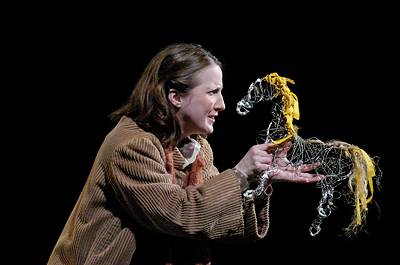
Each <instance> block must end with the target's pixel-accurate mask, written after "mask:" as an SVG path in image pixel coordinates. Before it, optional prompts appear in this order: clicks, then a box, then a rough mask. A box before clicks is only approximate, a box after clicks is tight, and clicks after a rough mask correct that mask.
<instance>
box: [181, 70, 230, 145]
mask: <svg viewBox="0 0 400 265" xmlns="http://www.w3.org/2000/svg"><path fill="white" fill-rule="evenodd" d="M193 81H194V84H195V85H194V87H193V88H192V89H190V90H189V91H188V93H186V94H183V95H180V103H181V104H180V107H179V109H178V112H177V117H178V120H179V122H180V125H181V128H182V138H185V137H187V136H190V135H192V134H205V135H208V134H211V133H212V132H213V130H214V128H213V124H214V122H215V119H216V117H217V116H218V112H220V111H223V110H224V109H225V103H224V98H223V97H222V87H223V84H222V70H221V68H220V67H219V66H218V65H216V64H214V63H213V64H211V65H209V66H207V67H206V68H204V69H202V70H201V71H199V72H198V73H196V74H195V75H194V76H193Z"/></svg>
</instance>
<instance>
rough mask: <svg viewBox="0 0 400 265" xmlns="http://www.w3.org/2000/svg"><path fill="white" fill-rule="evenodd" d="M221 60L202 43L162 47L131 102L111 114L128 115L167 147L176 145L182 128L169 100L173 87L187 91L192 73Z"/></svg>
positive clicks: (143, 76)
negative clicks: (203, 46)
mask: <svg viewBox="0 0 400 265" xmlns="http://www.w3.org/2000/svg"><path fill="white" fill-rule="evenodd" d="M212 63H215V64H217V65H219V66H220V67H221V68H222V65H221V62H220V61H219V60H218V59H217V58H216V57H215V56H214V55H212V54H211V53H210V52H209V51H207V50H205V49H204V48H202V46H201V45H199V44H186V43H178V44H172V45H169V46H167V47H165V48H164V49H162V50H161V51H159V52H158V53H157V54H156V55H155V56H154V57H153V58H152V59H151V61H150V62H149V64H148V65H147V66H146V68H145V70H144V72H143V73H142V75H141V77H140V79H139V81H138V82H137V83H136V86H135V88H134V89H133V91H132V94H131V96H130V98H129V100H128V102H127V103H126V104H125V105H123V106H122V107H120V108H119V109H118V110H116V111H114V112H113V113H112V114H111V115H110V116H111V118H112V119H113V120H115V121H117V120H119V119H120V118H121V117H122V116H124V115H125V116H129V117H131V118H132V119H133V120H135V121H136V123H137V124H138V125H139V126H140V127H142V128H143V129H144V130H146V131H149V132H151V133H153V134H155V135H156V136H157V137H158V138H159V139H160V141H161V143H162V144H163V146H164V148H166V147H168V146H175V145H176V144H177V143H178V141H179V138H180V136H181V128H180V126H179V123H178V120H177V118H176V115H175V107H174V106H173V105H172V104H171V102H170V101H169V100H168V93H169V90H170V89H176V90H177V91H179V92H181V93H187V91H188V90H190V89H191V88H192V87H193V85H194V84H193V80H192V79H193V75H194V74H195V73H196V72H198V71H200V70H201V69H203V68H205V67H207V66H209V65H210V64H212Z"/></svg>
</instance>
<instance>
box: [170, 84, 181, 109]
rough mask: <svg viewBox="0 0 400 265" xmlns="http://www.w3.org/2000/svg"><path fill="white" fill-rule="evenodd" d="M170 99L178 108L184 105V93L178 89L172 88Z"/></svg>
mask: <svg viewBox="0 0 400 265" xmlns="http://www.w3.org/2000/svg"><path fill="white" fill-rule="evenodd" d="M168 99H169V101H170V102H171V103H172V105H174V106H175V107H177V108H180V107H182V95H181V93H179V92H178V91H177V90H176V89H172V88H171V89H170V90H169V92H168Z"/></svg>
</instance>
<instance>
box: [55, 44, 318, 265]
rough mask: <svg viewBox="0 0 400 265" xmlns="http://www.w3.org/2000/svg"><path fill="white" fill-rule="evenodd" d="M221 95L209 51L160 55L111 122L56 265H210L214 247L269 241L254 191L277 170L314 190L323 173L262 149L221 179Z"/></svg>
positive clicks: (193, 48) (281, 151) (262, 205)
mask: <svg viewBox="0 0 400 265" xmlns="http://www.w3.org/2000/svg"><path fill="white" fill-rule="evenodd" d="M222 89H223V82H222V70H221V63H220V62H219V60H218V59H217V58H216V57H215V56H213V55H212V54H211V53H210V52H208V51H206V50H205V49H203V48H202V47H201V46H199V45H195V44H174V45H170V46H167V47H166V48H164V49H163V50H161V51H160V52H159V53H158V54H157V55H155V57H154V58H153V59H152V60H151V61H150V63H149V64H148V66H147V67H146V69H145V70H144V72H143V74H142V76H141V78H140V79H139V81H138V82H137V84H136V86H135V89H134V90H133V92H132V95H131V97H130V99H129V101H128V102H127V104H125V105H124V106H122V107H121V108H120V109H118V110H117V111H115V112H114V113H113V114H112V117H113V119H115V120H117V121H118V124H117V125H116V126H115V128H114V129H113V130H112V131H111V132H110V133H109V134H108V135H107V137H106V138H105V140H104V142H103V144H102V146H101V148H100V150H99V152H98V154H97V157H96V160H95V162H94V165H93V168H92V170H91V172H90V174H89V177H88V179H87V182H86V184H85V187H84V189H83V191H82V193H81V195H80V197H79V199H78V201H77V203H76V205H75V207H74V209H73V211H72V213H71V215H70V217H69V219H68V221H67V223H66V225H65V227H64V229H63V231H62V233H61V236H60V238H59V240H58V242H57V243H56V245H55V247H54V250H53V252H52V254H51V256H50V259H49V262H48V264H119V265H120V264H211V257H210V252H209V249H208V246H207V242H209V240H213V239H224V240H241V241H255V240H258V239H261V238H263V237H264V236H265V235H266V233H267V230H268V216H267V215H268V209H267V208H268V205H269V204H268V198H269V196H264V197H263V198H254V199H246V200H243V199H242V198H243V197H242V194H243V192H244V191H245V190H246V189H247V187H248V186H249V184H248V183H249V182H252V181H256V180H257V176H258V175H259V174H260V173H262V172H264V171H266V170H269V169H271V166H272V163H274V170H273V174H271V176H270V183H271V182H274V181H291V182H304V183H306V182H307V183H310V182H316V181H318V180H320V177H319V176H316V175H314V174H311V173H308V172H309V171H310V170H312V169H314V168H315V167H316V166H317V165H306V166H302V167H300V168H297V169H296V170H295V169H290V168H287V167H285V158H286V157H285V156H286V152H287V149H288V146H284V147H283V148H281V147H279V146H274V145H272V144H259V145H255V146H253V147H251V148H250V149H249V151H248V152H247V154H246V155H245V156H244V157H243V158H242V159H241V160H240V162H239V163H238V164H237V165H236V166H235V167H234V168H233V169H227V170H225V171H223V172H221V173H219V172H218V170H217V169H216V167H215V166H214V165H213V154H212V150H211V148H210V146H209V144H208V142H207V140H206V136H207V135H209V134H211V133H212V132H213V124H214V122H215V121H216V119H217V118H218V114H219V112H220V111H223V110H224V109H225V104H224V100H223V96H222ZM270 183H268V185H270ZM269 190H270V189H269ZM269 194H270V193H268V195H269ZM255 205H257V209H256V206H255Z"/></svg>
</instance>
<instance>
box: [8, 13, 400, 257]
mask: <svg viewBox="0 0 400 265" xmlns="http://www.w3.org/2000/svg"><path fill="white" fill-rule="evenodd" d="M236 7H240V6H236ZM364 7H365V6H364ZM263 8H264V7H263ZM317 8H318V7H317ZM239 9H240V8H239ZM390 9H391V8H390V7H386V8H385V9H384V10H383V9H382V10H380V9H376V8H375V7H374V6H368V7H366V9H362V8H360V6H358V7H354V8H351V9H349V7H347V8H343V6H340V7H336V8H334V9H333V8H332V7H320V9H319V11H318V12H310V13H312V15H309V14H306V13H304V12H300V11H299V12H293V13H288V11H287V10H286V9H272V8H271V9H268V8H267V9H262V8H261V7H259V6H250V7H249V8H248V9H243V10H237V11H236V12H235V13H232V12H228V11H227V10H224V9H223V10H214V11H213V9H212V8H211V7H208V8H205V9H204V10H203V9H201V8H199V10H197V11H200V12H198V13H197V12H196V13H194V12H192V11H193V10H192V9H190V11H187V10H186V11H183V10H182V11H181V10H174V11H168V13H167V12H166V11H165V12H164V11H163V7H159V8H158V9H157V10H158V12H155V11H154V9H142V8H130V9H128V10H125V11H128V12H114V11H110V10H107V6H103V7H102V8H101V10H97V9H94V8H93V9H92V8H85V9H81V8H79V7H76V8H71V7H69V8H65V7H57V8H54V9H53V10H52V12H48V13H46V12H44V13H45V14H42V13H30V14H29V15H30V16H29V18H30V19H27V20H25V21H24V22H22V23H20V24H18V30H15V31H11V32H10V33H12V34H11V36H13V37H14V39H13V40H14V41H15V42H13V44H12V46H14V47H12V48H13V52H11V53H10V54H11V55H15V56H16V57H15V58H17V59H15V60H13V67H14V66H15V67H16V68H17V69H18V71H17V72H18V73H17V74H16V75H17V76H16V78H14V80H15V82H14V83H13V86H11V90H12V92H15V93H16V96H17V102H16V103H17V104H16V105H15V106H16V107H15V108H14V110H12V112H13V114H16V115H15V116H13V115H10V116H13V117H15V118H14V121H16V123H17V124H18V125H19V126H22V127H23V128H22V129H19V130H18V132H19V133H21V135H19V134H18V139H19V141H18V142H19V143H22V145H23V146H22V148H19V149H18V151H14V152H15V153H14V152H12V153H10V157H12V158H14V157H18V158H19V159H15V160H14V162H16V164H15V165H14V164H12V168H13V169H14V172H21V175H19V174H16V176H17V179H18V181H19V183H21V181H22V180H21V179H23V185H21V186H23V189H22V190H23V192H22V193H23V197H24V203H22V204H21V203H18V205H15V207H14V205H12V206H13V207H12V208H13V209H12V211H15V213H16V214H18V216H19V214H21V215H22V217H21V218H18V220H21V221H22V222H21V225H18V229H17V231H19V232H21V233H22V234H21V237H19V238H23V239H22V240H17V241H15V244H12V249H19V248H20V247H21V245H22V246H25V247H26V252H25V254H24V257H27V258H28V259H29V263H31V262H32V261H34V262H33V263H32V264H43V263H46V262H47V259H48V256H49V255H50V252H51V250H52V248H53V246H54V244H55V243H56V240H57V238H58V236H59V234H60V232H61V230H62V228H63V226H64V223H65V222H66V220H67V218H68V216H69V213H70V211H71V210H72V208H73V206H74V204H75V201H76V199H77V198H78V196H79V193H80V191H81V189H82V187H83V185H84V183H85V180H86V177H87V175H88V173H89V171H90V168H91V165H92V163H93V161H94V158H95V155H96V153H97V150H98V148H99V147H100V145H101V142H102V140H103V138H104V137H105V135H106V134H107V133H108V131H109V130H110V129H111V128H112V126H113V124H112V123H111V122H110V121H109V120H108V118H107V116H108V114H109V113H111V112H112V111H113V110H115V109H116V108H117V107H119V106H120V105H121V104H123V103H124V102H125V100H126V99H127V97H128V96H129V94H130V92H131V90H132V87H133V85H134V84H135V82H136V80H137V79H138V77H139V75H140V74H141V71H142V70H143V69H144V67H145V65H146V64H147V63H148V61H149V60H150V59H151V57H152V56H153V55H154V54H155V53H156V52H158V50H159V49H161V48H163V47H164V46H165V45H168V44H171V43H175V42H195V43H199V44H202V45H203V46H204V47H205V48H206V49H209V50H210V51H211V52H212V53H214V54H215V55H216V56H217V57H218V58H219V59H220V60H221V61H222V62H223V64H224V87H225V88H224V91H223V94H224V98H225V103H226V107H227V109H226V110H225V111H224V112H223V113H221V115H220V116H219V118H218V120H217V121H216V123H215V126H214V129H215V130H214V133H213V135H211V136H210V137H209V141H210V143H211V145H212V146H213V149H214V157H215V164H216V166H217V167H218V168H219V169H220V170H221V171H222V170H224V169H226V168H229V167H232V166H234V165H236V163H237V162H238V161H239V160H240V158H241V157H242V156H243V155H244V154H245V152H246V151H247V149H248V148H249V147H250V146H251V145H253V144H255V143H256V137H257V135H258V132H259V131H260V130H261V129H265V128H266V125H267V124H268V117H269V116H268V115H269V114H268V111H269V108H268V106H260V107H258V108H257V107H256V108H255V109H254V110H253V111H252V112H251V113H250V114H249V115H247V116H239V115H238V114H236V112H235V108H236V103H237V101H238V100H240V99H241V98H242V97H243V96H244V95H245V93H246V92H247V89H248V86H249V85H250V83H251V82H254V81H255V80H256V79H257V78H258V77H263V76H264V75H265V74H267V73H271V72H277V73H278V74H279V75H281V76H285V77H288V78H291V79H293V80H294V81H295V82H296V84H295V85H292V86H291V89H292V91H293V92H294V93H295V94H296V95H297V96H298V98H299V104H300V121H296V122H295V124H296V125H298V126H299V127H300V130H299V135H300V136H302V137H303V138H309V137H318V138H319V139H321V140H330V139H339V140H342V141H345V142H348V143H352V144H354V145H357V146H359V147H361V148H363V149H364V150H365V151H366V152H367V153H369V154H370V155H371V156H379V157H380V161H379V168H380V169H381V170H382V172H383V176H382V181H381V186H382V189H381V190H380V191H379V190H377V192H376V195H375V201H376V204H373V205H371V206H370V212H369V215H368V222H367V231H368V233H362V234H360V235H359V236H358V237H356V238H353V239H347V238H345V237H344V236H342V231H341V228H343V227H345V226H346V225H347V224H348V223H349V221H350V218H351V211H350V210H349V207H346V206H345V205H343V207H340V208H338V209H337V210H336V211H335V212H334V213H333V214H332V216H330V217H329V218H327V219H325V221H324V223H323V225H322V231H321V233H320V234H319V235H318V236H316V237H311V236H310V235H309V233H308V228H309V225H310V224H311V223H312V221H313V220H314V218H315V217H316V211H315V208H316V206H317V203H318V201H319V199H320V190H318V189H317V188H316V187H315V186H314V185H293V184H288V183H279V184H276V185H275V186H274V194H273V196H272V201H271V225H270V231H269V235H268V236H267V237H266V238H265V239H264V240H262V241H260V242H258V243H254V244H251V245H228V244H223V243H217V242H216V243H215V244H214V253H215V259H214V262H213V264H242V263H245V264H264V263H265V264H276V263H278V261H279V263H280V264H281V263H283V264H285V263H289V262H293V261H298V262H302V263H303V262H306V263H308V264H310V263H312V264H313V263H315V264H317V263H320V262H327V261H343V262H358V261H363V262H365V263H366V264H369V263H370V262H371V263H372V260H374V258H375V257H376V258H379V260H380V261H384V262H383V264H387V262H386V261H387V260H390V259H392V256H393V252H392V247H391V245H390V244H389V243H388V241H389V240H390V241H392V240H396V238H395V234H397V231H398V228H397V225H396V220H395V218H394V215H395V211H396V209H397V207H398V206H397V202H398V199H397V197H396V196H395V195H396V194H395V189H396V184H395V183H396V181H395V179H396V177H397V173H396V174H395V172H394V170H391V169H390V167H392V168H394V165H395V164H394V162H395V161H394V159H393V155H392V157H391V155H390V153H392V154H393V152H390V151H391V150H392V149H395V147H394V146H395V141H396V140H397V137H396V136H397V135H396V131H395V129H394V127H393V126H394V124H395V122H396V120H397V117H396V116H395V112H394V106H396V104H395V102H396V101H395V97H394V96H393V93H395V91H396V90H397V88H398V84H397V83H396V81H395V80H396V69H397V68H398V67H397V65H396V64H397V63H398V60H397V57H398V54H397V51H396V50H395V47H397V46H396V42H395V40H394V36H395V33H394V31H393V28H394V25H395V24H396V23H395V21H394V18H393V17H392V16H391V15H390V13H386V12H387V11H390ZM27 12H29V11H27ZM39 14H40V15H39ZM139 14H140V15H141V16H143V17H141V18H139ZM293 14H296V16H293ZM11 22H12V21H11ZM11 22H10V23H11ZM150 24H153V26H150ZM14 88H15V89H14ZM391 158H392V161H390V160H391ZM9 166H10V167H11V164H9ZM25 196H26V197H25ZM339 204H340V203H339ZM14 246H15V248H14ZM272 260H275V262H272Z"/></svg>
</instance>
